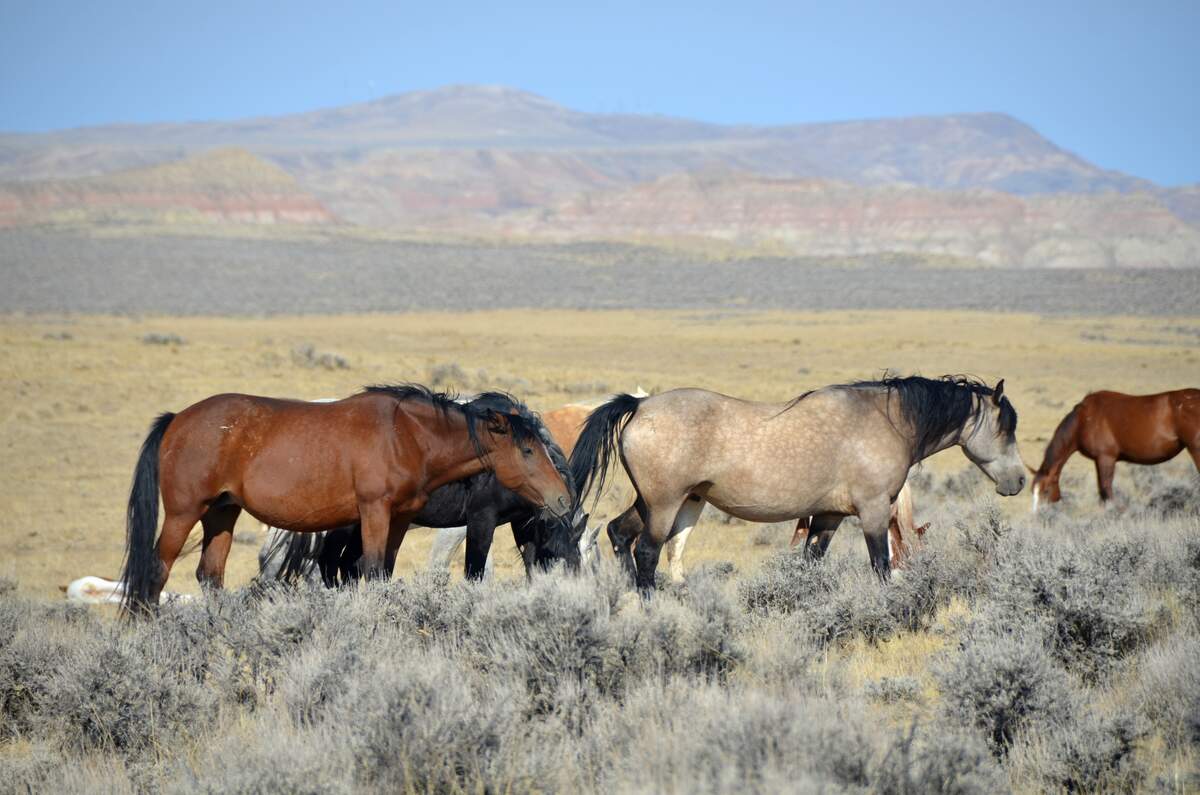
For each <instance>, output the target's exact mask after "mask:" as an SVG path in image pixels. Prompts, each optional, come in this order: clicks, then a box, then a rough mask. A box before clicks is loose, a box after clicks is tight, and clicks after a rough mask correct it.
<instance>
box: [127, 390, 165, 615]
mask: <svg viewBox="0 0 1200 795" xmlns="http://www.w3.org/2000/svg"><path fill="white" fill-rule="evenodd" d="M173 419H175V415H174V414H172V413H171V412H169V411H168V412H165V413H163V414H160V415H158V418H157V419H156V420H154V423H153V424H152V425H151V426H150V433H149V434H147V435H146V441H144V442H142V452H141V453H140V454H139V455H138V460H137V465H136V466H135V467H134V470H133V487H132V488H131V489H130V491H129V508H128V511H127V513H126V518H125V567H124V571H123V572H122V573H121V582H122V583H123V584H124V586H125V600H124V602H123V604H124V606H125V610H126V611H129V612H135V611H144V610H146V609H147V608H149V607H150V602H151V600H152V599H153V598H154V596H155V594H156V593H157V592H158V588H159V578H160V577H161V576H162V563H161V561H159V559H158V551H157V550H156V549H155V548H154V536H155V534H156V533H157V531H158V448H159V447H160V446H161V445H162V439H163V434H165V433H166V432H167V427H168V426H169V425H170V424H171V420H173Z"/></svg>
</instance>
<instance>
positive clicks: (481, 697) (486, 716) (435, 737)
mask: <svg viewBox="0 0 1200 795" xmlns="http://www.w3.org/2000/svg"><path fill="white" fill-rule="evenodd" d="M480 684H481V685H484V686H480V687H475V686H473V685H472V682H471V680H470V678H468V677H467V676H466V675H465V674H464V672H463V671H462V670H461V669H460V668H459V667H458V666H456V665H454V664H453V663H452V662H450V661H449V660H447V659H445V658H444V657H441V656H440V655H436V654H431V653H427V652H426V653H421V654H419V655H414V656H412V657H410V658H408V659H405V660H404V661H403V664H399V665H394V666H381V667H380V668H379V669H378V670H377V673H376V675H375V676H371V677H364V678H359V679H355V680H354V682H353V685H352V686H351V688H350V690H349V692H347V694H346V695H345V696H344V697H343V698H342V699H340V700H339V702H338V706H337V711H336V713H335V714H334V715H333V716H332V717H331V720H333V722H334V723H336V724H337V725H338V726H340V727H341V729H340V731H341V732H342V733H343V735H344V737H345V740H344V742H345V743H346V745H347V750H348V753H349V754H350V755H351V757H352V758H354V759H356V760H357V763H356V764H357V774H358V777H359V778H360V779H361V780H362V782H363V783H365V784H367V785H369V786H371V787H373V788H377V789H382V790H390V791H409V792H412V791H430V792H441V791H459V790H477V789H482V783H483V782H489V784H491V785H493V786H495V788H496V789H511V788H518V789H526V788H528V782H525V786H523V787H522V786H516V785H513V786H510V787H503V786H501V785H500V784H499V783H497V782H495V781H493V780H491V778H492V777H491V773H492V772H493V765H494V763H496V762H497V760H498V757H499V755H500V748H501V744H502V743H503V741H504V739H505V737H507V736H510V735H515V734H519V733H520V731H521V726H522V715H523V709H522V707H523V702H524V699H523V698H522V697H521V694H519V693H517V692H514V691H513V690H512V689H511V688H510V687H508V686H507V683H505V682H504V681H502V680H498V679H495V678H487V679H483V680H481V683H480Z"/></svg>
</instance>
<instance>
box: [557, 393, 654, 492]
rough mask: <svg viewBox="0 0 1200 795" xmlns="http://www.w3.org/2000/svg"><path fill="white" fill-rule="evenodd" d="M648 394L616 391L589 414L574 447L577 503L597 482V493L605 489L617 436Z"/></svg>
mask: <svg viewBox="0 0 1200 795" xmlns="http://www.w3.org/2000/svg"><path fill="white" fill-rule="evenodd" d="M643 399H644V398H639V397H634V396H633V395H628V394H620V395H614V396H613V398H612V399H611V400H609V401H608V402H607V403H604V404H603V405H601V406H600V407H599V408H597V409H596V410H595V411H593V412H592V413H591V414H589V415H588V418H587V422H585V423H584V426H583V430H582V431H581V432H580V434H579V440H578V441H577V442H575V449H574V450H572V451H571V462H570V468H571V477H572V479H573V480H574V482H575V488H576V489H577V491H578V494H577V496H576V498H575V499H576V505H577V506H578V505H582V504H583V498H584V496H585V495H586V494H587V493H588V491H589V490H590V489H591V488H592V486H593V485H594V486H595V487H596V497H597V498H599V496H600V493H601V492H602V491H603V490H604V480H605V478H606V477H607V473H608V468H609V465H610V464H611V463H612V459H613V455H614V454H615V453H616V450H617V439H618V437H619V436H620V434H621V428H623V427H624V425H625V423H626V422H628V421H629V420H630V419H631V418H632V417H633V415H634V414H636V413H637V410H638V406H640V405H641V404H642V400H643Z"/></svg>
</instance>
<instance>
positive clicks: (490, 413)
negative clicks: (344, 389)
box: [363, 384, 561, 457]
mask: <svg viewBox="0 0 1200 795" xmlns="http://www.w3.org/2000/svg"><path fill="white" fill-rule="evenodd" d="M363 392H368V393H375V394H385V395H390V396H392V397H394V398H395V399H396V400H424V401H425V402H427V403H430V404H432V405H433V406H434V407H435V408H437V409H438V410H439V411H441V412H442V413H443V414H446V413H448V412H451V411H457V412H459V413H461V414H462V415H463V416H465V417H466V418H467V420H468V422H467V435H468V436H470V438H471V444H472V445H473V446H474V447H475V450H476V451H477V452H478V453H479V455H480V456H481V457H482V456H484V455H486V451H485V450H484V447H483V443H482V442H481V441H480V440H479V427H478V426H479V423H486V424H488V425H492V426H494V425H496V424H498V423H499V422H500V421H501V419H503V421H504V422H505V423H507V425H508V427H509V430H510V432H511V433H512V438H513V443H514V444H518V445H519V444H522V443H524V442H527V441H533V440H535V439H541V438H542V437H541V434H540V430H539V429H541V427H542V423H541V420H540V419H539V418H538V417H537V415H536V414H534V413H533V412H532V411H530V410H529V409H528V408H527V407H526V406H525V404H524V403H522V402H521V401H519V400H517V399H516V398H514V397H513V396H512V395H507V394H504V393H502V392H484V393H483V394H482V395H479V396H478V397H476V398H475V399H474V400H471V401H468V402H466V403H460V402H459V400H458V396H457V395H454V394H451V393H448V392H435V391H433V390H432V389H430V388H429V387H427V386H423V385H421V384H373V385H371V386H367V387H364V388H363ZM485 398H486V399H485ZM481 399H483V400H481ZM559 452H560V454H561V451H559Z"/></svg>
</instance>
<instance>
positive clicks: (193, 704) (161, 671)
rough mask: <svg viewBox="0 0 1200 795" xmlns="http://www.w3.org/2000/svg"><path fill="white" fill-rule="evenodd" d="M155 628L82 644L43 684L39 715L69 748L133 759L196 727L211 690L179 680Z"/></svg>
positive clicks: (207, 710) (209, 708)
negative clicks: (54, 727)
mask: <svg viewBox="0 0 1200 795" xmlns="http://www.w3.org/2000/svg"><path fill="white" fill-rule="evenodd" d="M157 640H158V638H157V637H156V635H155V633H154V632H153V631H152V630H142V631H137V630H125V631H119V632H115V633H110V634H106V635H101V636H99V637H96V638H94V639H92V640H90V642H89V641H88V640H84V639H81V641H80V642H79V643H78V644H77V645H76V646H75V647H74V648H73V649H72V650H71V653H70V654H69V655H68V656H67V657H66V659H64V661H63V663H62V665H61V667H60V669H59V670H58V671H56V672H55V674H54V675H53V676H52V677H51V678H50V680H49V681H48V682H47V685H46V697H45V706H44V709H43V718H44V719H45V720H49V721H53V722H54V723H55V724H56V725H57V728H58V729H59V731H60V732H61V735H62V737H63V742H64V744H65V745H66V746H67V747H69V748H76V749H82V750H94V749H105V750H115V751H118V752H120V753H122V754H125V755H136V754H138V753H140V752H143V751H146V750H148V749H152V748H154V747H155V746H157V745H159V744H162V743H169V742H170V741H171V739H172V738H174V737H178V736H183V735H188V734H191V733H192V732H194V731H196V730H198V729H199V728H201V727H202V726H203V725H204V724H205V723H206V722H207V720H208V719H209V718H211V715H212V712H213V710H214V709H215V703H214V701H215V699H214V696H213V694H212V691H211V690H210V689H208V688H206V687H205V686H203V685H202V684H200V683H199V682H197V681H195V680H194V679H192V678H191V677H186V676H180V675H179V672H178V665H177V662H178V661H177V660H174V659H172V658H171V656H170V652H171V650H170V648H169V647H168V648H164V647H163V646H162V645H161V644H160V643H158V642H156V641H157Z"/></svg>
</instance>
